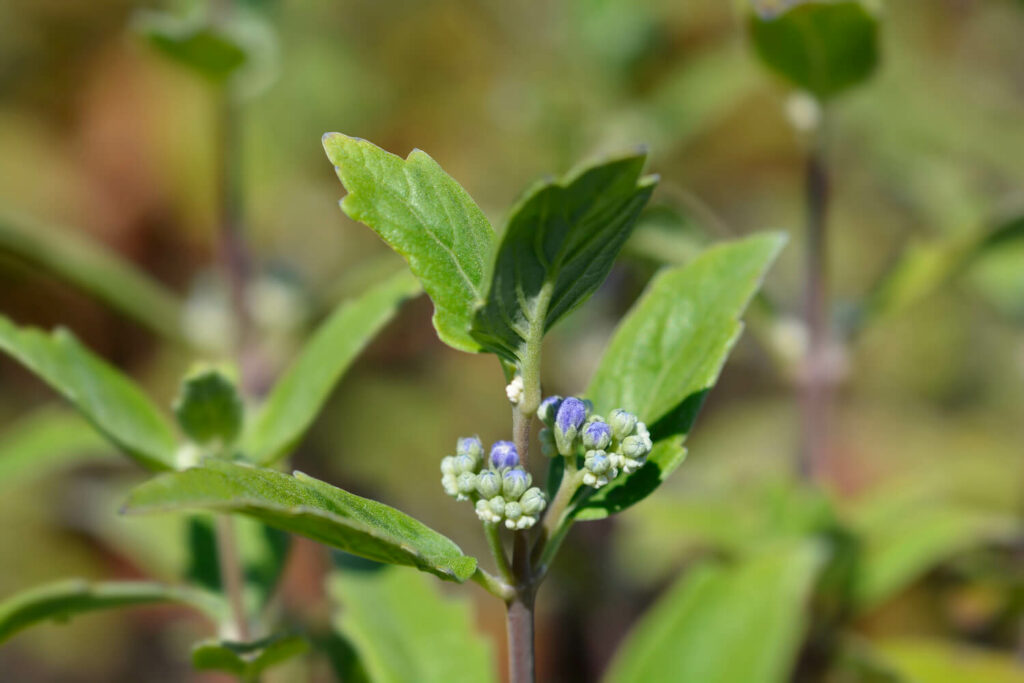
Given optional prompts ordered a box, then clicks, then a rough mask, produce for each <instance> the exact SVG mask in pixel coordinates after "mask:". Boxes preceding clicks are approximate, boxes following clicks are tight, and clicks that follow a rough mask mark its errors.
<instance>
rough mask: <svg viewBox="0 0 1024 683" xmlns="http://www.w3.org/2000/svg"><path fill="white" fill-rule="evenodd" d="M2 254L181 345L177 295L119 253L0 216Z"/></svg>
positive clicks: (67, 233) (73, 233) (60, 231)
mask: <svg viewBox="0 0 1024 683" xmlns="http://www.w3.org/2000/svg"><path fill="white" fill-rule="evenodd" d="M0 254H10V255H11V256H13V257H14V258H16V259H18V260H19V261H22V262H24V263H27V264H29V265H31V266H33V267H34V268H39V269H41V270H43V271H45V272H47V273H49V274H51V275H53V276H55V277H57V278H60V279H61V280H63V281H65V282H67V283H68V284H70V285H72V286H74V287H78V288H79V289H81V290H82V291H85V292H88V293H89V294H91V295H92V296H94V297H96V298H97V299H99V300H100V301H102V302H104V303H106V304H107V305H109V306H111V307H113V308H115V309H117V310H118V311H120V312H121V313H124V314H125V315H127V316H128V317H130V318H131V319H132V320H134V321H136V322H137V323H139V324H141V325H144V326H145V327H147V328H149V329H150V330H152V331H153V332H156V333H157V334H161V335H163V336H164V337H166V338H168V339H174V340H180V339H182V334H181V325H180V321H181V310H180V309H181V302H180V300H179V299H178V297H177V296H175V294H174V293H173V292H171V291H170V290H168V289H167V288H166V287H164V286H163V285H161V284H160V283H159V282H157V281H156V280H154V279H153V278H151V277H150V276H149V275H147V274H146V273H144V272H143V271H141V270H139V269H138V268H136V267H135V265H134V264H132V263H131V262H129V261H127V260H125V259H124V258H122V257H121V256H119V255H118V254H115V253H114V252H112V251H110V250H108V249H105V248H103V247H101V246H100V245H98V244H95V243H93V242H90V241H88V240H85V239H83V238H82V237H81V236H80V234H79V233H78V232H77V231H75V230H71V229H66V228H64V229H62V228H58V227H51V226H49V225H44V224H41V223H38V222H36V221H33V220H30V219H28V218H24V217H21V216H14V215H8V214H4V215H0Z"/></svg>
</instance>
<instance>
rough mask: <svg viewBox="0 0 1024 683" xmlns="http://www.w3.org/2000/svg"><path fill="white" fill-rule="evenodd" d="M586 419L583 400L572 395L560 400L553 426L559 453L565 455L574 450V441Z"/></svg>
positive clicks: (585, 408)
mask: <svg viewBox="0 0 1024 683" xmlns="http://www.w3.org/2000/svg"><path fill="white" fill-rule="evenodd" d="M586 420H587V407H586V405H584V403H583V401H581V400H579V399H578V398H574V397H572V396H570V397H569V398H567V399H565V400H564V401H562V405H560V406H559V407H558V415H557V416H556V417H555V426H554V432H555V446H556V447H557V448H558V452H559V453H561V454H562V455H566V456H567V455H571V454H573V453H574V452H575V443H574V441H575V439H576V437H577V436H578V435H579V431H580V428H581V427H582V426H583V423H584V422H586Z"/></svg>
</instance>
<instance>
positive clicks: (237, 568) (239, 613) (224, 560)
mask: <svg viewBox="0 0 1024 683" xmlns="http://www.w3.org/2000/svg"><path fill="white" fill-rule="evenodd" d="M216 529H217V565H218V566H219V568H220V582H221V587H222V588H223V590H224V592H225V593H226V594H227V597H228V603H229V604H230V606H231V618H232V621H233V622H234V627H235V633H234V637H235V638H236V639H237V640H239V641H241V642H247V641H248V640H249V637H250V633H249V620H248V618H246V615H245V600H244V596H243V594H242V566H241V564H240V563H239V561H238V545H237V543H236V541H235V523H234V520H233V519H232V518H231V515H217V526H216Z"/></svg>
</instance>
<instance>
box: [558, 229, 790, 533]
mask: <svg viewBox="0 0 1024 683" xmlns="http://www.w3.org/2000/svg"><path fill="white" fill-rule="evenodd" d="M784 242H785V239H784V237H782V236H781V235H777V234H768V235H759V236H755V237H750V238H747V239H744V240H739V241H736V242H730V243H726V244H722V245H718V246H715V247H712V248H710V249H708V250H706V251H705V252H703V253H702V254H701V255H700V256H699V257H697V258H696V259H694V260H693V261H692V262H691V263H689V264H687V265H684V266H677V267H674V268H669V269H667V270H664V271H662V272H661V273H659V274H658V275H657V276H656V277H655V279H654V280H653V282H652V283H651V284H650V286H649V287H648V288H647V291H646V292H645V293H644V295H643V296H642V297H641V299H640V300H639V301H638V302H637V303H636V305H634V306H633V308H632V309H631V310H630V312H629V314H628V315H627V316H626V317H625V318H624V319H623V320H622V322H621V323H620V324H619V327H618V329H617V330H616V331H615V334H614V335H613V336H612V340H611V342H610V343H609V345H608V348H607V350H606V351H605V353H604V357H603V358H602V359H601V362H600V364H599V365H598V368H597V371H596V372H595V374H594V377H593V379H592V380H591V382H590V388H589V389H588V390H587V396H588V397H589V398H590V399H591V400H592V401H593V402H594V406H595V408H596V410H597V412H598V413H601V414H607V413H608V412H609V411H611V410H613V409H615V408H622V409H624V410H628V411H630V412H633V413H636V414H637V415H638V416H639V417H640V419H641V420H643V421H644V422H646V423H647V425H648V426H649V428H650V430H651V437H652V438H653V439H654V440H655V450H654V452H652V454H651V457H650V458H649V459H648V462H647V464H645V465H644V466H643V467H642V468H641V469H640V470H639V471H637V472H635V473H634V474H632V475H630V476H629V477H623V478H620V479H618V480H615V481H613V482H612V483H611V484H609V485H608V486H605V487H603V488H601V489H599V490H598V491H596V492H594V493H593V494H592V495H590V496H589V497H585V498H584V499H583V500H582V501H581V502H580V503H579V505H578V509H580V511H581V512H580V517H579V518H580V519H598V518H600V517H604V516H607V515H608V514H612V513H614V512H619V511H621V510H623V509H625V508H626V507H628V506H629V505H632V504H633V503H635V502H637V501H639V500H641V499H643V498H644V497H646V496H647V495H648V494H650V492H651V491H653V490H654V489H655V488H656V487H657V486H658V484H660V483H661V482H662V481H664V479H665V478H666V477H668V475H669V474H671V473H672V471H673V470H674V469H675V468H676V467H678V466H679V464H680V463H682V461H683V457H684V455H685V452H686V451H685V449H683V447H682V445H681V442H682V439H683V438H685V436H686V434H687V433H688V432H689V431H690V428H691V426H692V425H693V422H694V420H695V419H696V417H697V413H698V412H699V410H700V408H701V405H702V404H703V401H704V397H705V396H706V395H707V392H708V391H709V390H710V389H711V387H712V386H714V384H715V382H716V381H717V380H718V375H719V373H720V372H721V370H722V366H723V365H724V364H725V360H726V358H728V356H729V352H730V351H731V350H732V347H733V345H734V344H735V343H736V340H737V339H738V338H739V335H740V332H741V331H742V328H743V326H742V323H741V322H740V316H741V315H742V314H743V311H744V310H745V309H746V306H747V303H748V302H749V301H750V299H751V297H752V296H753V295H754V293H755V292H756V291H757V290H758V288H759V287H760V286H761V282H762V281H763V279H764V276H765V274H766V272H767V271H768V267H769V266H770V265H771V263H772V262H773V261H774V260H775V257H776V256H777V255H778V253H779V250H780V249H781V248H782V245H783V244H784Z"/></svg>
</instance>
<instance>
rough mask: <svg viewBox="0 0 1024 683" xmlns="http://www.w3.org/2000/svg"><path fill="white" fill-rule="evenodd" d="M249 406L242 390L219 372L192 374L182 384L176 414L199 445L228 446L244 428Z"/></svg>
mask: <svg viewBox="0 0 1024 683" xmlns="http://www.w3.org/2000/svg"><path fill="white" fill-rule="evenodd" d="M244 411H245V406H244V405H243V404H242V397H241V396H239V395H238V389H236V388H235V385H234V383H233V382H232V381H231V380H230V379H228V378H227V376H226V375H224V373H222V372H221V371H220V370H216V369H207V370H200V371H198V372H194V373H192V374H190V375H189V376H188V377H186V378H185V380H184V381H183V382H182V383H181V393H180V394H179V395H178V399H177V400H176V401H175V402H174V415H175V416H176V417H177V418H178V424H179V425H180V426H181V429H182V431H184V432H185V434H186V435H188V437H189V438H190V439H192V441H194V442H195V443H197V444H201V445H207V444H211V443H214V442H216V443H217V444H220V445H223V446H227V445H230V444H231V443H233V442H234V440H235V437H237V436H238V432H239V431H241V429H242V417H243V414H244Z"/></svg>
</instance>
